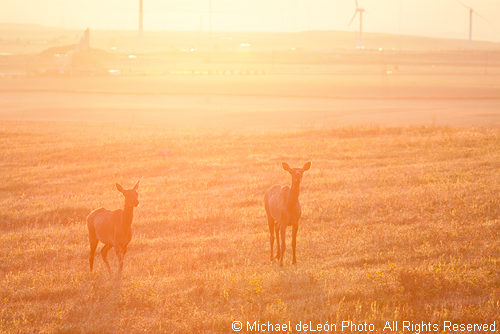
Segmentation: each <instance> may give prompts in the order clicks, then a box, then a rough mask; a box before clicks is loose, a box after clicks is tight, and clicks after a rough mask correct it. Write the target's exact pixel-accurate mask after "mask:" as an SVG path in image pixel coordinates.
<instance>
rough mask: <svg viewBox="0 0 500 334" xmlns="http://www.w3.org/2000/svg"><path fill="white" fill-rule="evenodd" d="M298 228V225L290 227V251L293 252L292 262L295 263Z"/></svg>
mask: <svg viewBox="0 0 500 334" xmlns="http://www.w3.org/2000/svg"><path fill="white" fill-rule="evenodd" d="M298 229H299V225H293V227H292V252H293V260H292V263H293V264H295V263H297V259H296V258H295V245H296V242H297V230H298Z"/></svg>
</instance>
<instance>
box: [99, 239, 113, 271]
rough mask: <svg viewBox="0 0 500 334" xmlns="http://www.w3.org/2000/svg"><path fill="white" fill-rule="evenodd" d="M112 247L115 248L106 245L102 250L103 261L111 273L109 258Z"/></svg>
mask: <svg viewBox="0 0 500 334" xmlns="http://www.w3.org/2000/svg"><path fill="white" fill-rule="evenodd" d="M111 247H113V246H111V245H104V247H103V248H102V249H101V256H102V260H103V261H104V263H105V264H106V267H108V271H109V272H110V273H111V266H110V265H109V262H108V259H107V256H108V251H109V250H110V249H111Z"/></svg>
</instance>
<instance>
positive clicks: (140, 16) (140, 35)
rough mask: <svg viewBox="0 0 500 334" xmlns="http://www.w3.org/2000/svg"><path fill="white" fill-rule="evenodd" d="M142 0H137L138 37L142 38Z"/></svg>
mask: <svg viewBox="0 0 500 334" xmlns="http://www.w3.org/2000/svg"><path fill="white" fill-rule="evenodd" d="M142 28H143V27H142V0H139V38H142Z"/></svg>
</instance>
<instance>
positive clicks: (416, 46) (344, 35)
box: [0, 23, 500, 53]
mask: <svg viewBox="0 0 500 334" xmlns="http://www.w3.org/2000/svg"><path fill="white" fill-rule="evenodd" d="M82 31H83V29H81V30H77V29H61V28H55V27H46V26H41V25H36V24H17V23H0V32H2V38H0V51H3V52H20V51H19V50H20V49H23V51H22V53H39V52H41V51H42V50H45V49H47V48H50V47H55V46H60V45H67V44H72V43H76V42H77V40H76V39H75V36H76V35H79V34H80V33H81V32H82ZM91 32H92V33H91V44H92V47H95V48H100V49H103V50H108V49H109V48H110V47H111V44H116V45H113V46H117V47H118V48H119V49H122V50H123V49H136V48H137V31H132V30H114V31H113V30H93V29H92V27H91ZM363 39H364V45H365V48H366V49H372V50H373V49H374V50H378V49H380V50H391V49H393V50H415V51H419V50H422V51H424V50H425V51H429V50H433V51H442V50H465V49H467V47H468V44H467V43H468V41H467V40H466V39H452V38H436V37H427V36H415V35H400V34H387V33H374V32H365V33H364V37H363ZM16 43H17V44H19V45H16ZM209 43H213V44H212V45H211V46H210V45H209ZM21 44H22V45H21ZM240 44H248V45H249V46H250V47H249V49H252V50H253V51H280V50H298V51H301V50H307V51H314V52H316V51H319V52H321V51H326V52H328V51H334V50H339V49H340V50H352V49H354V48H355V44H356V33H355V32H352V31H329V30H312V31H300V32H219V31H217V32H213V34H212V35H211V36H210V33H209V32H206V31H154V30H150V31H148V30H146V31H145V32H144V36H143V41H142V43H141V50H142V51H143V52H164V51H171V50H173V49H181V50H182V49H188V50H189V49H194V50H199V49H205V50H206V49H209V48H210V47H212V48H216V49H220V50H233V51H234V50H236V49H238V48H239V47H240ZM473 50H500V43H498V42H488V41H474V43H473Z"/></svg>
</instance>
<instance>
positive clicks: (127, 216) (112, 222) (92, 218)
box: [87, 181, 139, 273]
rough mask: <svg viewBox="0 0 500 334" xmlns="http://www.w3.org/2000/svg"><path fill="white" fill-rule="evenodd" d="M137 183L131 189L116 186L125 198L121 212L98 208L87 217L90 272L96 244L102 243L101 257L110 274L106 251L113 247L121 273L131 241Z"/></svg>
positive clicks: (137, 201)
mask: <svg viewBox="0 0 500 334" xmlns="http://www.w3.org/2000/svg"><path fill="white" fill-rule="evenodd" d="M138 187H139V181H137V183H136V184H135V186H134V187H133V188H132V189H123V187H122V186H121V185H119V184H118V183H117V184H116V189H118V191H119V192H121V193H122V194H123V196H124V197H125V204H124V208H123V210H121V209H118V210H114V211H111V210H107V209H105V208H99V209H96V210H94V211H92V212H91V213H90V214H89V215H88V216H87V227H88V228H89V242H90V259H89V260H90V271H92V268H93V266H94V254H95V250H96V248H97V244H98V243H99V241H100V242H102V243H103V244H104V246H103V247H102V249H101V256H102V259H103V261H104V263H105V264H106V266H107V267H108V271H109V272H110V273H111V267H110V266H109V262H108V260H107V258H106V257H107V255H108V251H109V250H110V249H111V248H112V247H114V248H115V252H116V256H117V257H118V263H119V269H118V272H119V273H121V272H122V268H123V257H124V256H125V253H126V252H127V245H128V243H129V242H130V240H132V218H133V216H134V207H137V206H138V205H139V199H138V197H139V195H138V194H137V188H138Z"/></svg>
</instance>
